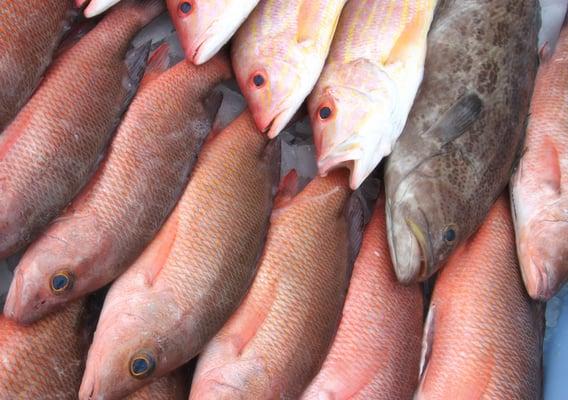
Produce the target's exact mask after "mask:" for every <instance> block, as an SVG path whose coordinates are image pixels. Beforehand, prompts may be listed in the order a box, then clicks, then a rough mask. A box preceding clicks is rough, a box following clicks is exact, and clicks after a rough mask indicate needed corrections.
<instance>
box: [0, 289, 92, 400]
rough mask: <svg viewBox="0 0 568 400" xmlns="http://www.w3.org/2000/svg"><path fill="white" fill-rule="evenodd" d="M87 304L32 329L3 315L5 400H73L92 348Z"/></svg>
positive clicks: (0, 341) (0, 366)
mask: <svg viewBox="0 0 568 400" xmlns="http://www.w3.org/2000/svg"><path fill="white" fill-rule="evenodd" d="M86 311H87V308H86V302H85V300H78V301H76V302H74V303H71V304H69V305H68V306H67V307H66V308H65V309H63V310H61V311H59V312H58V313H54V314H52V315H50V316H49V317H47V318H45V319H44V320H42V321H39V322H38V323H36V324H34V325H31V326H22V325H18V324H17V323H15V322H14V321H11V320H9V319H8V318H6V317H5V316H1V315H0V359H1V360H2V362H1V363H0V398H2V399H45V400H55V399H58V400H67V399H69V400H73V399H76V398H77V391H78V390H79V385H80V383H81V376H82V372H83V366H84V363H85V357H86V355H87V349H88V346H89V342H88V334H87V331H86V329H87V328H86V327H87V325H86V321H87V319H86V318H87V314H86Z"/></svg>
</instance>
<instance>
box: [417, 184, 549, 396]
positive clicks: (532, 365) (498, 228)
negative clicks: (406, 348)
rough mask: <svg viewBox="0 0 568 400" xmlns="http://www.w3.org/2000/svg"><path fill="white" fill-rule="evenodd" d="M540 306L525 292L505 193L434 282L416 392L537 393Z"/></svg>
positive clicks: (541, 325)
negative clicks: (418, 385)
mask: <svg viewBox="0 0 568 400" xmlns="http://www.w3.org/2000/svg"><path fill="white" fill-rule="evenodd" d="M542 306H543V305H542V304H539V303H537V302H534V301H532V300H531V299H530V298H529V296H528V295H527V293H526V291H525V288H524V287H523V282H522V279H521V274H520V271H519V264H518V261H517V256H516V251H515V238H514V231H513V222H512V220H511V211H510V209H509V206H508V201H507V196H506V195H503V196H501V197H500V199H498V200H497V202H496V203H495V205H494V206H493V208H492V209H491V211H490V212H489V214H488V216H487V219H486V220H485V222H484V223H483V225H482V226H481V228H480V229H479V231H478V232H477V233H476V234H475V235H474V236H473V237H472V238H470V239H469V241H468V242H467V244H466V245H465V246H463V247H462V248H460V249H459V250H458V251H457V252H456V253H455V254H454V255H453V256H452V257H451V258H450V260H449V261H448V265H447V267H446V268H444V269H443V270H442V271H441V272H440V274H439V276H438V279H437V281H436V285H435V287H434V293H433V297H432V300H431V303H430V311H429V315H428V318H427V322H426V329H425V332H424V340H423V342H424V345H423V350H422V351H423V356H422V362H421V364H422V366H421V381H420V387H419V389H418V391H417V393H416V396H415V399H417V400H424V399H448V398H450V399H465V398H469V399H519V400H525V399H526V400H532V399H540V398H542V397H541V390H542V389H541V386H542V340H543V336H544V313H543V307H542Z"/></svg>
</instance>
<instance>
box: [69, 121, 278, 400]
mask: <svg viewBox="0 0 568 400" xmlns="http://www.w3.org/2000/svg"><path fill="white" fill-rule="evenodd" d="M279 143H280V142H279V141H278V140H276V141H271V142H269V140H268V138H267V137H266V136H265V135H262V134H260V132H258V130H257V129H256V127H255V125H254V121H253V119H252V117H251V115H250V112H248V111H245V112H243V113H242V114H241V115H240V116H239V117H237V119H236V120H235V121H233V122H232V123H231V124H230V125H229V126H228V127H227V128H226V129H224V130H223V131H221V132H220V133H218V134H217V135H214V136H210V137H209V138H208V140H207V142H206V144H205V145H204V147H203V149H202V152H201V153H200V155H199V160H198V162H197V164H196V166H195V169H194V171H193V174H192V177H191V179H190V181H189V184H188V186H187V188H186V189H185V192H184V194H183V195H182V197H181V199H180V201H179V203H178V205H177V206H176V208H175V209H174V211H173V213H172V215H171V216H170V217H169V218H168V220H167V221H166V224H165V225H164V226H163V227H162V229H161V230H160V232H159V233H158V236H157V237H156V238H155V239H154V240H153V241H152V242H151V243H150V245H149V246H148V248H147V249H146V250H145V251H144V252H143V253H142V255H141V256H140V257H139V258H138V259H137V260H136V262H135V263H134V264H133V265H132V266H131V267H130V268H129V269H128V270H127V271H126V272H125V273H124V274H123V275H121V276H120V278H118V279H117V280H116V281H115V283H113V285H112V286H111V289H110V291H109V293H108V295H107V298H106V300H105V304H104V307H103V310H102V313H101V317H100V320H99V323H98V325H97V330H96V332H95V337H94V340H93V343H92V345H91V348H90V350H89V355H88V358H87V367H86V370H85V375H84V377H83V382H82V384H81V389H80V392H79V399H80V400H87V399H89V400H94V399H105V400H113V399H121V398H122V397H124V396H126V395H128V394H129V393H132V392H134V391H135V390H137V389H139V388H141V387H142V386H144V385H146V384H148V383H150V382H152V381H153V380H154V379H157V378H159V377H160V376H163V375H165V374H167V373H169V372H170V371H172V370H174V369H176V368H178V367H180V366H181V365H183V364H185V363H186V362H188V361H189V360H191V359H192V358H193V357H195V356H196V355H197V354H198V353H199V352H200V351H201V350H202V348H203V347H204V346H205V344H206V343H207V342H208V341H209V340H210V339H211V338H212V337H213V336H214V335H215V333H217V331H218V330H219V329H221V327H222V326H223V324H224V323H225V322H226V321H227V320H228V319H229V317H230V316H231V314H232V313H233V311H234V310H235V309H236V307H237V306H238V304H239V303H240V302H241V301H242V299H243V297H244V296H245V294H246V292H247V289H248V287H249V286H250V283H251V281H252V279H253V277H254V274H255V271H256V268H257V261H258V258H259V256H260V253H261V251H262V248H263V246H264V241H265V238H266V232H267V227H268V222H269V215H270V211H271V209H272V203H273V197H274V192H275V187H276V186H277V182H278V180H279V175H280V165H279V162H278V160H279V157H280V144H279Z"/></svg>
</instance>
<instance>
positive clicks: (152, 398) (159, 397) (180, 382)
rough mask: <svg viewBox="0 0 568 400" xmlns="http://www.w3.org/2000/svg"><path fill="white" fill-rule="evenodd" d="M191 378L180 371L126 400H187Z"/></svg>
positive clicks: (155, 382)
mask: <svg viewBox="0 0 568 400" xmlns="http://www.w3.org/2000/svg"><path fill="white" fill-rule="evenodd" d="M188 378H189V377H187V376H185V370H184V369H179V370H176V371H174V372H172V373H171V374H168V375H166V376H163V377H161V378H160V379H157V380H155V381H154V382H152V383H151V384H149V385H147V386H144V387H143V388H142V389H140V390H137V391H136V392H134V393H133V394H131V395H130V396H128V397H126V398H125V400H187V395H188V393H189V385H188V383H187V380H188Z"/></svg>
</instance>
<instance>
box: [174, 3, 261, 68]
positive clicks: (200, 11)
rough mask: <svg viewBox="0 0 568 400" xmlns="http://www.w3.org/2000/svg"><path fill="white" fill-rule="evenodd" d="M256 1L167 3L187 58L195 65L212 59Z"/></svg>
mask: <svg viewBox="0 0 568 400" xmlns="http://www.w3.org/2000/svg"><path fill="white" fill-rule="evenodd" d="M258 2H259V0H213V1H212V0H208V1H201V0H167V5H168V11H169V13H170V16H171V19H172V22H173V24H174V26H175V28H176V31H177V33H178V37H179V39H180V42H181V45H182V48H183V50H184V52H185V56H186V58H187V59H188V60H189V61H191V62H192V63H194V64H196V65H200V64H203V63H205V62H207V61H209V59H211V57H213V56H214V55H215V54H216V53H217V52H218V51H219V50H220V49H221V48H222V47H223V46H224V45H225V44H227V42H228V41H229V39H231V37H232V36H233V35H234V34H235V32H236V31H237V29H239V27H240V26H241V25H242V24H243V22H244V21H245V20H246V19H247V17H248V16H249V15H250V13H251V12H252V10H253V9H254V8H255V7H256V5H257V4H258Z"/></svg>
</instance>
